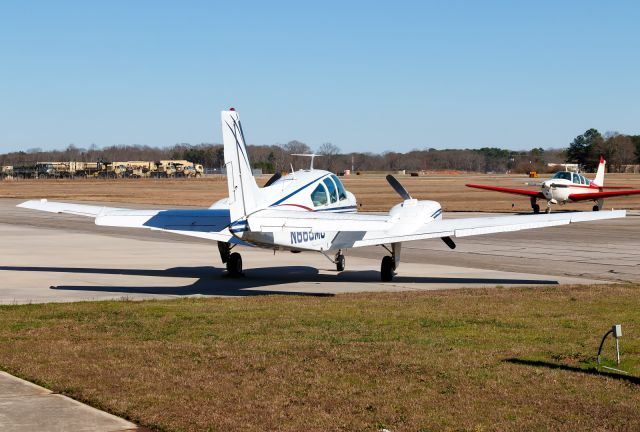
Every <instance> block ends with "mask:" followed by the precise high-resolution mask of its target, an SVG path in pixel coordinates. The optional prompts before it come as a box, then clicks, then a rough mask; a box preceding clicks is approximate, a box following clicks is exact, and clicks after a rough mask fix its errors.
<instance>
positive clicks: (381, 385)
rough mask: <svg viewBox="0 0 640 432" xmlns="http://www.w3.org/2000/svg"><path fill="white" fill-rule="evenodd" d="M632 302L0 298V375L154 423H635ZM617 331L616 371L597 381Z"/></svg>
mask: <svg viewBox="0 0 640 432" xmlns="http://www.w3.org/2000/svg"><path fill="white" fill-rule="evenodd" d="M639 299H640V286H638V285H611V286H590V287H543V288H509V289H504V288H495V289H474V290H460V291H456V290H452V291H440V292H438V291H435V292H423V293H416V292H413V293H410V292H407V293H388V294H353V295H338V296H335V297H300V296H256V297H243V298H236V299H198V300H196V299H182V300H171V301H145V302H130V301H120V302H113V301H112V302H95V303H94V302H87V303H76V304H41V305H24V306H2V307H0V367H1V368H2V369H5V370H7V371H8V372H10V373H14V374H17V375H19V376H21V377H23V378H26V379H28V380H32V381H35V382H37V383H40V384H42V385H44V386H46V387H48V388H51V389H53V390H56V391H58V392H61V393H64V394H66V395H69V396H71V397H74V398H76V399H79V400H83V401H86V402H88V403H90V404H91V405H93V406H96V407H99V408H102V409H106V410H108V411H110V412H112V413H115V414H119V415H122V416H125V417H127V418H129V419H131V420H133V421H136V422H139V423H141V424H142V425H145V426H147V427H150V428H152V429H156V430H163V431H164V430H167V431H168V430H171V431H174V430H176V431H196V430H220V431H240V430H242V431H262V430H282V431H300V430H322V431H326V430H369V431H377V430H380V429H381V428H388V429H390V430H393V431H435V430H451V431H461V430H470V431H471V430H472V431H489V430H491V431H493V430H499V431H521V430H557V431H575V430H609V431H614V430H620V431H623V430H624V431H630V430H640V417H639V416H638V406H640V391H638V390H639V389H640V387H639V385H640V378H636V377H638V376H639V375H640V338H638V335H639V334H640V314H638V310H639V306H640V300H639ZM615 323H622V324H623V333H624V336H623V338H622V339H621V346H622V359H623V362H622V365H621V367H622V368H623V369H625V370H627V371H629V372H630V373H631V375H630V376H622V375H618V376H613V375H609V376H607V375H599V374H596V373H594V371H593V368H594V364H595V355H596V352H597V348H598V344H599V342H600V338H601V336H602V334H603V333H604V332H605V331H606V330H607V329H608V328H609V327H610V326H611V325H612V324H615ZM613 356H614V354H613V348H612V343H611V341H609V342H608V343H607V345H606V346H605V358H607V359H608V360H607V361H608V364H610V365H611V364H612V363H611V359H612V358H613Z"/></svg>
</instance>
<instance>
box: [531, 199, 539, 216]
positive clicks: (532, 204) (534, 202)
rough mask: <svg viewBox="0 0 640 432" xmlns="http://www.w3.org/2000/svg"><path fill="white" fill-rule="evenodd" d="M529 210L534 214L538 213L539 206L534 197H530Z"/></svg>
mask: <svg viewBox="0 0 640 432" xmlns="http://www.w3.org/2000/svg"><path fill="white" fill-rule="evenodd" d="M531 209H532V210H533V213H535V214H538V213H540V206H539V205H538V200H537V199H536V197H531Z"/></svg>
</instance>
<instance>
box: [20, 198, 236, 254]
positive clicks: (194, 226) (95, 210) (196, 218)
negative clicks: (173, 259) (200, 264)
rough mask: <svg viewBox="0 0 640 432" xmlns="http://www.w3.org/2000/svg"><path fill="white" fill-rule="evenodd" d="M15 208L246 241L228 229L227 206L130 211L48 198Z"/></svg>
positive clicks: (132, 226)
mask: <svg viewBox="0 0 640 432" xmlns="http://www.w3.org/2000/svg"><path fill="white" fill-rule="evenodd" d="M18 207H21V208H26V209H32V210H40V211H45V212H50V213H64V214H71V215H76V216H86V217H92V218H94V219H95V223H96V225H101V226H112V227H126V228H147V229H151V230H159V231H166V232H171V233H174V234H180V235H186V236H190V237H199V238H204V239H209V240H217V241H223V242H229V243H235V244H245V243H244V242H242V241H241V240H239V239H237V238H236V237H234V236H233V235H232V234H231V232H230V231H229V229H228V226H229V224H230V218H229V210H227V209H203V210H189V209H184V210H133V209H124V208H117V207H105V206H93V205H85V204H71V203H65V202H55V201H47V200H31V201H25V202H23V203H22V204H18Z"/></svg>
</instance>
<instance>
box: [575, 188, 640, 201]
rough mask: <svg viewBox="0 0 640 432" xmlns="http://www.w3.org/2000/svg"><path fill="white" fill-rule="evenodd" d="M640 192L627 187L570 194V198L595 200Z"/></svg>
mask: <svg viewBox="0 0 640 432" xmlns="http://www.w3.org/2000/svg"><path fill="white" fill-rule="evenodd" d="M637 194H640V189H625V190H618V191H611V192H588V193H581V194H571V195H569V199H570V200H571V201H585V200H595V199H601V198H611V197H617V196H625V195H637Z"/></svg>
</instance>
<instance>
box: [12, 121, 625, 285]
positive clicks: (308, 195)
mask: <svg viewBox="0 0 640 432" xmlns="http://www.w3.org/2000/svg"><path fill="white" fill-rule="evenodd" d="M222 138H223V142H224V160H225V166H226V169H227V183H228V189H229V197H228V198H225V199H222V200H220V201H218V202H216V203H215V204H213V205H212V206H211V207H209V208H208V209H202V210H130V209H121V208H110V207H102V206H90V205H80V204H68V203H62V202H49V201H47V200H39V201H38V200H36V201H27V202H24V203H22V204H19V207H23V208H29V209H35V210H43V211H48V212H53V213H69V214H74V215H82V216H90V217H94V218H95V223H96V225H103V226H114V227H132V228H149V229H153V230H161V231H167V232H172V233H176V234H183V235H187V236H194V237H200V238H206V239H210V240H215V241H217V242H218V249H219V251H220V258H221V259H222V262H223V263H225V264H226V266H227V271H228V272H229V274H230V275H240V274H241V273H242V258H241V256H240V254H239V253H237V252H232V250H233V248H234V247H236V246H237V245H244V246H257V247H261V248H266V249H273V250H289V251H292V252H300V251H315V252H320V253H322V254H324V255H325V256H326V257H327V258H329V260H331V261H332V262H333V264H335V266H336V269H337V270H338V271H342V270H344V268H345V258H344V254H343V251H344V250H345V249H348V248H355V247H362V246H373V245H380V246H382V247H384V248H385V249H386V250H387V251H388V253H389V255H387V256H385V257H384V258H383V259H382V264H381V268H380V273H381V278H382V280H383V281H390V280H391V279H392V278H393V276H394V274H395V270H396V269H397V268H398V265H399V264H400V252H401V249H402V248H401V246H402V243H403V242H407V241H412V240H421V239H431V238H439V239H442V240H443V241H444V242H445V243H446V244H447V246H449V247H450V248H452V249H453V248H455V243H454V242H453V240H452V237H466V236H472V235H480V234H490V233H498V232H505V231H518V230H524V229H530V228H543V227H549V226H557V225H566V224H569V223H572V222H584V221H593V220H601V219H612V218H621V217H625V215H626V212H625V211H624V210H618V211H606V212H598V213H592V212H588V213H556V214H552V215H551V214H539V215H516V216H501V217H481V218H466V219H455V220H443V219H442V208H441V206H440V204H439V203H438V202H435V201H426V200H424V201H423V200H417V199H414V198H412V197H411V196H410V195H409V193H408V192H407V191H406V190H405V189H404V188H403V187H402V185H400V183H398V181H397V180H396V179H395V178H394V177H392V176H387V180H388V181H389V183H390V185H391V186H392V187H393V188H394V189H395V190H396V192H398V194H399V195H400V196H401V197H402V198H403V201H402V202H401V203H399V204H396V205H395V206H393V207H392V208H391V210H390V211H389V213H388V214H385V215H374V214H362V213H358V212H357V203H356V198H355V197H354V196H353V194H352V193H350V192H348V191H346V190H345V188H344V186H343V185H342V183H341V182H340V179H339V178H338V177H336V176H335V175H334V174H332V173H330V172H328V171H323V170H315V169H312V168H311V169H309V170H299V171H295V172H292V173H290V174H288V175H286V176H284V177H279V176H278V175H276V176H274V177H272V179H271V180H269V182H267V184H266V185H265V186H264V187H263V188H259V187H258V185H257V184H256V181H255V179H254V178H253V175H252V171H251V164H250V163H249V158H248V155H247V149H246V146H245V139H244V134H243V131H242V126H241V125H240V120H239V118H238V113H237V112H236V111H235V110H233V109H231V110H229V111H223V112H222ZM311 166H312V167H313V163H312V164H311Z"/></svg>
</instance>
